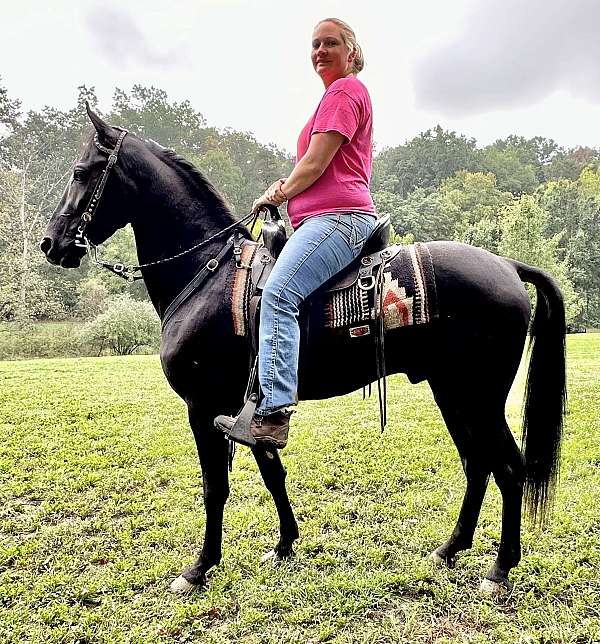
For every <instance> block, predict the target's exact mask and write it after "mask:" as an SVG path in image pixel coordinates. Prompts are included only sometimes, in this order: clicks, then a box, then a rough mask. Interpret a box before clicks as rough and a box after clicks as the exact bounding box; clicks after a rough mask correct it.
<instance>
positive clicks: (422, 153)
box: [373, 125, 480, 197]
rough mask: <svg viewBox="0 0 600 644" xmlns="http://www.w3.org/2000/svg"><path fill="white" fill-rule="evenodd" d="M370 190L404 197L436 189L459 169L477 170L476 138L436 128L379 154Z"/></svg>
mask: <svg viewBox="0 0 600 644" xmlns="http://www.w3.org/2000/svg"><path fill="white" fill-rule="evenodd" d="M379 156H380V161H379V162H378V164H377V168H376V172H375V176H374V179H375V180H374V182H373V190H374V191H375V192H377V191H379V190H384V191H387V192H395V193H396V194H399V195H400V196H401V197H406V196H407V195H408V193H409V192H411V191H412V190H414V189H415V188H425V189H431V188H437V187H438V186H439V185H440V184H441V183H442V181H443V180H444V179H446V178H447V177H451V176H452V175H453V174H454V173H455V172H457V171H458V170H472V171H473V170H478V169H479V168H480V162H479V159H478V157H477V151H476V148H475V139H467V138H466V137H465V136H463V135H457V134H456V133H455V132H447V131H445V130H444V129H443V128H441V127H440V126H439V125H437V126H436V127H435V128H434V129H433V130H427V131H426V132H423V133H422V134H420V135H419V136H417V137H415V138H414V139H412V140H411V141H409V142H408V143H407V144H406V145H401V146H398V147H396V148H388V149H386V150H383V151H382V152H381V154H380V155H379Z"/></svg>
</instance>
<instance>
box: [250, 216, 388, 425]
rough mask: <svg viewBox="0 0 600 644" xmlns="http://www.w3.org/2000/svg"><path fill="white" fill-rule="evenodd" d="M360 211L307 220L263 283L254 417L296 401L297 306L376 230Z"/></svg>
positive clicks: (298, 329) (352, 255)
mask: <svg viewBox="0 0 600 644" xmlns="http://www.w3.org/2000/svg"><path fill="white" fill-rule="evenodd" d="M375 223H376V220H375V217H374V216H371V215H366V214H363V213H356V212H348V213H342V214H337V213H336V214H329V215H319V216H317V217H311V218H310V219H307V220H306V221H305V222H304V223H303V224H302V225H301V226H300V227H299V228H298V230H296V231H295V232H294V234H293V235H292V236H291V237H290V238H289V240H288V242H287V244H286V245H285V246H284V247H283V250H282V251H281V254H280V255H279V257H278V259H277V262H276V263H275V266H274V267H273V270H272V272H271V274H270V275H269V279H268V280H267V283H266V285H265V289H264V292H263V296H262V302H261V311H260V332H259V352H258V378H259V381H260V387H261V389H262V393H263V396H264V397H263V399H262V400H261V402H260V403H259V405H258V407H257V409H256V413H258V414H261V415H267V414H271V413H273V412H274V411H277V410H278V409H280V408H282V407H286V406H287V405H292V404H294V403H295V402H296V399H297V389H298V353H299V347H300V328H299V326H298V313H299V309H300V304H301V303H302V301H303V300H304V299H306V298H307V297H308V296H309V295H310V294H311V293H312V292H313V291H315V290H316V289H317V288H319V286H321V285H322V284H324V283H325V282H326V281H327V280H328V279H329V278H330V277H333V276H334V275H335V274H336V273H339V272H340V271H341V270H342V269H343V268H345V267H346V266H348V264H350V263H351V262H352V260H353V259H355V258H356V257H357V256H358V255H359V253H360V251H361V249H362V247H363V245H364V243H365V241H366V239H367V238H368V237H369V235H370V234H371V232H372V231H373V228H374V227H375Z"/></svg>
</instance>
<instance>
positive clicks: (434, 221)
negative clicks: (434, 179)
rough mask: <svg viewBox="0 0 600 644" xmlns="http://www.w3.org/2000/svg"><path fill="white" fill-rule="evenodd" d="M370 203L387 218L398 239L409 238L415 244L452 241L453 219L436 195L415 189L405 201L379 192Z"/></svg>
mask: <svg viewBox="0 0 600 644" xmlns="http://www.w3.org/2000/svg"><path fill="white" fill-rule="evenodd" d="M373 200H374V202H375V207H376V209H377V212H378V213H379V214H385V213H389V214H390V216H391V220H392V224H393V226H394V229H395V231H396V232H397V233H398V234H399V235H402V236H405V235H412V237H413V239H414V240H415V241H430V240H432V239H452V235H453V233H454V223H455V219H454V217H453V215H452V213H451V212H450V210H449V209H448V207H447V204H445V203H444V201H443V199H442V197H441V195H440V193H439V191H436V190H434V191H427V190H425V189H423V188H417V189H416V190H413V191H412V192H411V193H410V194H409V195H408V196H407V197H406V199H402V198H401V197H400V196H399V195H397V194H395V193H393V192H385V191H381V192H375V193H374V194H373Z"/></svg>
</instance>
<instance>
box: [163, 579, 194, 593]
mask: <svg viewBox="0 0 600 644" xmlns="http://www.w3.org/2000/svg"><path fill="white" fill-rule="evenodd" d="M198 587H199V586H198V584H191V583H190V582H189V581H188V580H187V579H186V578H185V577H184V576H183V575H179V577H177V579H175V580H174V581H173V582H172V583H171V585H170V586H169V590H170V591H171V592H172V593H176V594H177V595H189V593H191V592H193V591H194V590H196V588H198Z"/></svg>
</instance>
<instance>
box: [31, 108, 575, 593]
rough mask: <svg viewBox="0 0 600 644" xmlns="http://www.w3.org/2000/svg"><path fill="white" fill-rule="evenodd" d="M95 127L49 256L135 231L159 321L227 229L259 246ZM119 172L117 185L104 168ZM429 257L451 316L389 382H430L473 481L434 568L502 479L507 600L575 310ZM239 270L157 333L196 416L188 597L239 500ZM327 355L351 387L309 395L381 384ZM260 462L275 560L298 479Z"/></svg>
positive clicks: (541, 511) (402, 335)
mask: <svg viewBox="0 0 600 644" xmlns="http://www.w3.org/2000/svg"><path fill="white" fill-rule="evenodd" d="M89 116H90V119H91V121H92V123H93V125H94V127H95V129H96V133H95V136H94V138H90V140H89V141H88V143H87V145H86V146H85V149H84V151H83V154H82V156H81V158H80V160H79V161H78V162H77V164H76V165H75V169H74V172H73V178H72V181H71V183H70V185H69V186H68V188H67V189H66V191H65V194H64V195H63V197H62V199H61V202H60V204H59V205H58V207H57V209H56V211H55V213H54V214H53V216H52V218H51V219H50V222H49V224H48V227H47V230H46V234H45V237H44V239H43V240H42V242H41V249H42V251H43V252H44V253H45V255H46V257H47V259H48V260H49V261H50V262H51V263H53V264H58V265H60V266H63V267H69V268H73V267H77V266H79V264H80V261H81V259H82V257H83V255H84V254H85V252H86V249H85V248H84V245H83V244H82V243H81V240H82V239H87V240H89V241H90V242H91V243H92V247H93V244H99V243H102V242H103V241H104V240H106V239H107V238H108V237H110V236H111V235H112V234H113V233H114V232H115V231H116V230H117V229H118V228H120V227H122V226H125V225H126V224H128V223H130V224H131V225H132V227H133V231H134V233H135V239H136V244H137V250H138V257H139V261H140V263H145V264H150V265H149V266H146V267H143V268H142V273H143V277H144V280H145V283H146V286H147V288H148V293H149V294H150V298H151V300H152V302H153V304H154V307H155V308H156V311H157V313H158V315H159V316H161V317H163V316H164V314H165V311H166V310H167V309H168V307H169V305H170V304H171V303H172V302H173V300H174V299H175V298H176V297H177V296H178V294H179V293H180V292H181V291H182V289H184V288H185V287H186V285H187V284H188V283H189V282H190V280H192V278H193V277H194V276H195V275H196V274H197V273H198V271H201V270H202V269H203V267H205V266H206V265H207V263H208V264H210V260H211V259H214V258H215V257H216V256H217V255H219V253H220V252H221V250H222V249H223V247H224V245H225V240H226V239H227V237H228V236H229V235H230V234H231V233H230V231H231V230H233V229H234V228H235V229H237V230H239V231H240V232H241V234H242V235H244V236H246V237H248V233H247V230H246V228H245V227H244V226H243V225H241V224H240V223H239V222H236V220H235V219H234V217H233V216H232V214H231V212H230V211H229V209H228V208H227V206H226V205H225V203H224V201H223V200H222V198H221V197H220V196H219V195H218V193H217V192H216V191H215V189H214V188H213V187H212V185H211V184H210V183H209V182H208V181H207V180H206V179H205V178H204V177H203V176H202V174H201V173H200V172H198V170H196V169H195V168H194V167H193V166H192V165H191V164H190V163H188V162H187V161H185V160H184V159H182V158H180V157H179V156H177V155H176V154H175V153H173V152H172V151H170V150H166V149H164V148H162V147H160V146H159V145H157V144H155V143H153V142H148V141H142V140H140V139H139V138H137V137H135V136H133V135H127V136H125V132H124V131H122V130H119V129H118V128H113V127H111V126H109V125H107V124H106V123H105V122H104V121H102V120H101V119H100V118H99V117H98V116H97V115H95V114H94V113H93V112H91V111H89ZM115 149H116V151H115ZM111 152H112V153H111ZM117 155H118V159H117ZM113 164H114V167H113V168H112V170H111V172H112V174H110V176H108V171H106V172H105V170H106V168H107V165H108V167H109V168H110V167H112V166H113ZM98 184H100V185H98ZM104 187H106V189H105V190H104ZM103 190H104V193H103V196H102V199H101V200H99V195H100V193H102V191H103ZM221 231H225V232H223V233H222V234H220V233H221ZM228 231H229V232H228ZM427 246H428V248H429V251H430V253H431V256H432V259H433V264H434V268H435V278H436V284H437V297H438V305H439V313H440V315H439V318H438V319H437V320H435V321H433V322H431V323H430V324H423V325H417V326H412V327H403V328H400V329H398V330H397V331H392V332H389V333H387V334H386V344H385V348H386V367H387V372H388V373H399V372H403V373H406V374H407V375H408V377H409V378H410V380H411V381H412V382H418V381H422V380H427V382H428V383H429V385H430V387H431V390H432V392H433V395H434V397H435V401H436V403H437V404H438V406H439V408H440V410H441V413H442V415H443V418H444V420H445V422H446V425H447V427H448V430H449V432H450V434H451V436H452V439H453V440H454V443H455V444H456V447H457V449H458V452H459V454H460V458H461V461H462V465H463V469H464V472H465V476H466V480H467V488H466V493H465V496H464V500H463V504H462V508H461V511H460V516H459V518H458V522H457V524H456V527H455V529H454V531H453V532H452V534H451V535H450V538H449V539H448V540H447V541H446V542H445V543H444V544H443V545H441V546H440V547H439V548H437V549H436V550H435V551H434V552H433V553H432V557H433V559H434V560H435V561H436V562H437V563H446V564H451V562H452V560H453V559H454V557H455V555H456V554H457V552H458V551H460V550H464V549H467V548H469V547H470V546H471V544H472V540H473V533H474V530H475V527H476V524H477V520H478V516H479V511H480V508H481V504H482V502H483V498H484V495H485V491H486V486H487V482H488V479H489V477H490V474H493V476H494V480H495V481H496V483H497V485H498V487H499V488H500V492H501V494H502V501H503V511H502V536H501V542H500V546H499V551H498V555H497V558H496V561H495V563H494V565H493V566H492V568H491V569H490V570H489V571H488V573H487V575H486V577H485V579H484V581H483V583H482V587H483V588H484V589H486V590H488V591H490V592H497V591H500V590H501V589H502V588H508V587H510V582H509V580H508V574H509V571H510V570H511V568H513V567H514V566H516V565H517V563H518V562H519V560H520V557H521V549H520V526H521V504H522V499H523V495H525V504H526V507H527V509H528V511H529V513H530V515H531V516H532V517H533V518H534V519H537V520H538V521H543V520H544V518H545V517H546V514H547V511H548V509H549V507H550V505H551V501H552V498H553V492H554V487H555V483H556V478H557V472H558V466H559V457H560V442H561V431H562V420H563V412H564V405H565V355H564V351H565V347H564V340H565V316H564V305H563V301H562V297H561V294H560V292H559V290H558V288H557V286H556V284H555V283H554V281H553V280H552V279H551V278H550V277H549V276H548V275H547V274H545V273H544V272H542V271H540V270H538V269H536V268H532V267H529V266H525V265H523V264H521V263H519V262H516V261H513V260H510V259H506V258H502V257H497V256H495V255H493V254H491V253H489V252H487V251H485V250H482V249H479V248H474V247H471V246H467V245H464V244H459V243H453V242H433V243H430V244H428V245H427ZM190 248H193V249H194V250H193V252H188V253H184V254H182V255H181V256H180V257H178V258H177V259H175V260H173V261H165V262H164V263H155V262H157V260H161V259H165V260H168V259H169V258H171V257H173V256H176V255H178V254H179V253H182V252H183V251H185V250H187V249H190ZM212 268H215V264H214V263H213V264H212ZM120 269H121V267H119V268H118V270H120ZM232 270H235V269H234V261H233V258H232V256H231V255H229V256H227V257H226V258H224V259H222V260H221V261H220V263H219V266H218V267H216V269H215V270H213V271H212V272H210V274H209V275H207V276H206V280H205V281H204V283H203V284H202V286H201V287H200V288H199V289H198V290H197V291H196V292H195V293H194V294H193V295H192V296H191V297H190V298H188V299H187V300H186V301H185V302H184V303H183V304H182V305H181V306H180V307H179V308H178V309H177V310H176V312H175V313H174V315H173V316H172V317H171V318H170V320H169V322H168V324H166V325H165V326H164V328H163V332H162V338H161V351H160V357H161V361H162V366H163V369H164V372H165V374H166V377H167V379H168V381H169V383H170V384H171V386H172V387H173V389H174V390H175V391H176V392H177V393H178V394H179V395H180V396H181V397H182V398H183V400H184V401H185V402H186V404H187V407H188V410H189V421H190V425H191V428H192V431H193V434H194V438H195V441H196V445H197V449H198V454H199V457H200V465H201V468H202V474H203V484H204V503H205V511H206V528H205V538H204V543H203V547H202V550H201V552H200V555H199V557H198V559H197V561H196V562H195V563H194V564H193V565H192V566H191V567H189V568H188V569H187V570H185V571H184V572H183V573H182V575H181V576H180V577H178V578H177V579H176V580H175V581H174V582H173V584H172V589H173V590H175V591H179V592H185V591H188V590H190V589H192V588H194V587H197V586H199V585H202V584H204V583H205V579H206V573H207V571H208V570H209V569H210V568H211V567H212V566H214V565H216V564H217V563H218V562H219V561H220V559H221V538H222V527H223V509H224V506H225V502H226V500H227V496H228V494H229V484H228V443H227V441H226V440H225V438H224V436H223V435H222V434H221V433H220V432H219V431H217V430H216V429H214V427H213V419H214V417H215V416H216V415H218V414H222V413H230V414H233V413H235V412H236V411H237V409H238V408H239V406H240V404H241V401H242V397H243V392H244V390H245V386H246V384H247V378H248V365H249V348H248V346H247V342H246V341H245V339H244V338H243V337H240V336H238V335H235V334H234V332H233V323H232V319H231V318H232V316H231V311H230V310H229V304H228V302H226V301H225V298H224V295H223V294H224V292H225V284H226V281H227V279H228V276H229V275H230V273H231V271H232ZM523 282H530V283H532V284H534V285H535V287H536V289H537V305H536V308H535V313H534V315H533V319H532V322H531V325H530V335H531V342H532V345H531V346H532V348H531V355H530V365H529V373H528V380H527V391H526V401H525V406H524V426H523V431H524V438H523V454H522V453H521V451H520V450H519V448H518V447H517V445H516V443H515V440H514V438H513V435H512V434H511V431H510V429H509V427H508V425H507V422H506V418H505V403H506V398H507V395H508V392H509V389H510V387H511V384H512V382H513V380H514V377H515V374H516V371H517V367H518V365H519V362H520V359H521V356H522V352H523V348H524V344H525V340H526V337H527V330H528V325H529V322H530V314H531V305H530V300H529V296H528V294H527V291H526V289H525V287H524V285H523ZM303 350H305V351H306V350H310V347H306V346H305V347H304V348H303ZM321 359H322V360H323V364H324V365H325V363H327V364H328V365H336V370H337V373H339V378H337V379H331V378H329V377H327V378H322V379H318V375H317V373H318V372H315V371H313V372H312V375H311V382H310V383H308V382H306V374H304V373H303V372H302V371H301V373H300V394H301V397H302V392H303V391H304V392H309V393H310V397H311V398H327V397H330V396H332V395H337V394H340V393H346V392H348V391H351V390H353V389H357V388H359V387H361V386H363V385H365V384H367V383H369V382H371V381H372V380H373V379H374V371H373V366H372V362H373V357H372V355H370V356H369V360H368V361H367V360H366V359H365V356H364V355H358V354H355V353H353V350H352V348H351V347H346V348H345V350H344V351H341V352H338V353H337V354H336V355H326V354H324V355H322V356H321ZM342 374H343V376H342ZM315 378H317V379H316V380H315ZM340 383H341V384H340ZM304 397H305V398H306V397H307V395H306V394H305V395H304ZM252 451H253V454H254V457H255V459H256V462H257V464H258V467H259V470H260V473H261V475H262V477H263V479H264V482H265V484H266V486H267V488H268V489H269V491H270V492H271V494H272V496H273V499H274V501H275V505H276V507H277V512H278V515H279V521H280V538H279V542H278V543H277V545H276V546H275V548H274V551H272V556H277V557H286V556H288V555H290V553H291V552H292V544H293V542H294V540H295V539H297V538H298V526H297V524H296V520H295V518H294V514H293V511H292V508H291V506H290V502H289V499H288V495H287V491H286V487H285V477H286V472H285V470H284V468H283V466H282V464H281V461H280V458H279V455H278V454H277V453H272V452H270V451H267V450H265V449H264V448H260V447H257V448H254V449H253V450H252Z"/></svg>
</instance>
